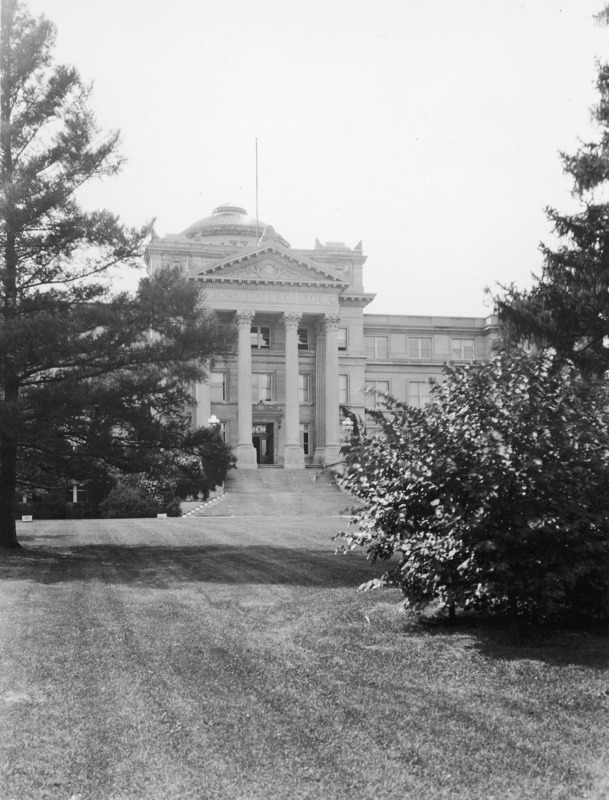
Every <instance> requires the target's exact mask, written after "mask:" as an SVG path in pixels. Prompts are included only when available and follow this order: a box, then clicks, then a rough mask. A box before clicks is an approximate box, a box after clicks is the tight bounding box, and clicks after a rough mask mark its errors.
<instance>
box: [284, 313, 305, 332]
mask: <svg viewBox="0 0 609 800" xmlns="http://www.w3.org/2000/svg"><path fill="white" fill-rule="evenodd" d="M281 319H282V321H283V324H284V325H285V327H286V329H287V328H298V326H299V325H300V322H301V320H302V313H301V312H300V311H286V313H285V314H284V315H283V316H282V318H281Z"/></svg>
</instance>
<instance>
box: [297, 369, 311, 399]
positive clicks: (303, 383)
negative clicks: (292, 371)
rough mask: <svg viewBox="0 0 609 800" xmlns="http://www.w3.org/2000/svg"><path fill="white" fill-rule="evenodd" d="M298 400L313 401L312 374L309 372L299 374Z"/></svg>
mask: <svg viewBox="0 0 609 800" xmlns="http://www.w3.org/2000/svg"><path fill="white" fill-rule="evenodd" d="M298 402H299V403H310V402H311V376H310V375H309V373H308V372H301V373H300V375H299V376H298Z"/></svg>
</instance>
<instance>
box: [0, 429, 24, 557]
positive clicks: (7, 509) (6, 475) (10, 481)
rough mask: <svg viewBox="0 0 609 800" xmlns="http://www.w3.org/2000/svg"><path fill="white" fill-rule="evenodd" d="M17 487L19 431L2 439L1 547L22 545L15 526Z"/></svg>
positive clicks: (0, 491)
mask: <svg viewBox="0 0 609 800" xmlns="http://www.w3.org/2000/svg"><path fill="white" fill-rule="evenodd" d="M16 488H17V431H16V430H15V434H14V436H13V435H9V436H6V435H4V436H2V440H1V441H0V548H5V549H14V548H16V547H21V545H20V544H19V542H18V541H17V529H16V526H15V491H16Z"/></svg>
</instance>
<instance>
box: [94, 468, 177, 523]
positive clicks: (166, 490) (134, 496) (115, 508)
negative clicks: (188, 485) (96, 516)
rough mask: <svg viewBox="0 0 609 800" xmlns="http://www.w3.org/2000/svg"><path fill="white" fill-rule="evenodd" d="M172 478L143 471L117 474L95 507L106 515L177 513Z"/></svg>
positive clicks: (171, 514) (119, 517)
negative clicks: (164, 477)
mask: <svg viewBox="0 0 609 800" xmlns="http://www.w3.org/2000/svg"><path fill="white" fill-rule="evenodd" d="M175 492H176V487H175V482H173V481H168V480H162V479H158V480H155V479H152V478H150V477H148V476H146V475H143V474H134V475H121V476H120V477H119V478H118V479H117V483H116V486H114V488H112V489H111V490H110V492H109V494H108V496H107V497H106V498H105V500H102V502H101V503H100V504H99V510H100V514H101V516H102V517H105V518H107V519H125V518H142V517H156V515H157V514H167V515H168V516H170V517H179V516H180V513H181V511H180V500H179V498H178V497H176V493H175Z"/></svg>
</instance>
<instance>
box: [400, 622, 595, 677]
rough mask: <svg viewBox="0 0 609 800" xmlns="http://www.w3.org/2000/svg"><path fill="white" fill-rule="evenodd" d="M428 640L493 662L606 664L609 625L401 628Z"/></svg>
mask: <svg viewBox="0 0 609 800" xmlns="http://www.w3.org/2000/svg"><path fill="white" fill-rule="evenodd" d="M404 632H405V633H406V634H408V633H411V634H414V633H416V634H417V635H419V636H423V637H425V638H427V637H428V638H430V639H440V640H442V639H444V640H445V641H446V643H447V645H454V644H456V643H459V644H460V646H461V647H462V648H463V649H465V650H473V651H475V652H477V653H479V654H480V655H481V656H483V657H484V658H487V659H491V660H493V661H509V662H540V663H544V664H548V665H552V666H559V667H560V666H584V667H588V668H591V669H598V670H606V669H607V668H608V667H609V626H607V625H598V626H588V627H587V628H585V629H584V628H583V627H580V628H577V627H575V626H568V625H565V626H563V627H561V626H558V625H556V626H548V627H544V626H533V625H523V624H515V623H513V622H509V621H506V620H501V619H488V618H487V619H478V620H476V619H475V618H473V619H472V618H468V619H461V620H458V621H457V624H455V625H449V624H448V622H447V621H446V620H443V619H439V618H435V619H433V620H420V619H419V620H418V621H417V620H413V621H412V622H409V623H407V624H406V625H405V627H404Z"/></svg>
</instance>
